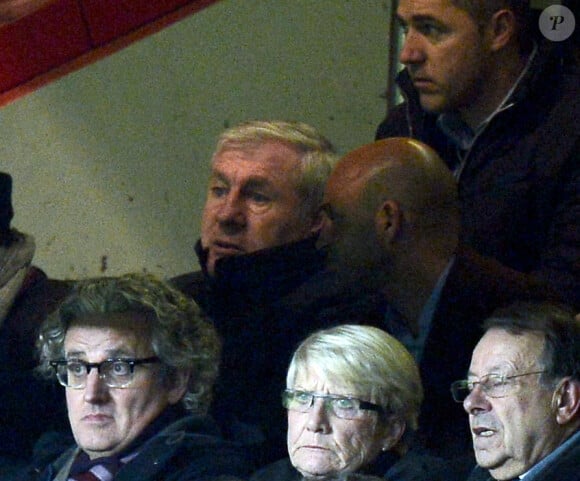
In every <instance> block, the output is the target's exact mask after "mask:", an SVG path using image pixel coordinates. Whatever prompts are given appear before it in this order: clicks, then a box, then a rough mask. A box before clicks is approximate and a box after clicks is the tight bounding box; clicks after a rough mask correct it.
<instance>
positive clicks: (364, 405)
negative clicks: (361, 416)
mask: <svg viewBox="0 0 580 481" xmlns="http://www.w3.org/2000/svg"><path fill="white" fill-rule="evenodd" d="M295 394H308V395H309V396H310V404H309V405H308V407H307V409H306V411H299V410H297V409H291V408H289V407H288V406H287V403H288V401H289V396H290V395H295ZM316 398H319V399H323V400H324V408H325V412H327V413H331V414H332V415H333V416H336V417H337V418H339V419H351V420H352V419H356V418H344V417H341V416H338V415H337V414H336V413H335V412H334V409H332V408H331V409H329V408H327V406H328V403H327V402H326V400H341V399H347V400H349V401H356V402H357V403H358V410H363V411H373V412H377V413H379V414H381V415H384V414H385V413H386V409H385V408H384V407H383V406H380V405H379V404H375V403H372V402H369V401H363V400H362V399H359V398H356V397H353V396H342V395H340V394H320V393H316V392H312V391H303V390H301V389H284V391H282V406H284V408H286V409H288V410H289V411H295V412H299V413H308V412H309V411H310V410H311V409H312V406H314V400H315V399H316Z"/></svg>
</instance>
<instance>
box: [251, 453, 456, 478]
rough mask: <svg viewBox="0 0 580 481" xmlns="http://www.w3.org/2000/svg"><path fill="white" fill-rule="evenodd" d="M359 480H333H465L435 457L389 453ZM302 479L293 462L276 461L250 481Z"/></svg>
mask: <svg viewBox="0 0 580 481" xmlns="http://www.w3.org/2000/svg"><path fill="white" fill-rule="evenodd" d="M356 474H357V475H360V477H359V476H356V475H355V476H353V477H352V478H349V476H348V475H343V476H344V478H343V477H342V476H340V477H339V476H337V477H336V478H334V479H337V480H338V479H345V480H349V479H352V481H355V480H360V481H363V480H364V479H365V478H364V477H365V476H370V477H375V478H383V479H385V480H387V481H455V480H457V481H460V480H461V481H463V479H465V478H464V477H462V476H460V475H459V474H458V473H456V472H455V470H454V468H453V467H452V466H451V465H449V464H447V463H445V462H444V461H442V460H441V459H439V458H436V457H433V456H426V455H422V454H418V453H415V452H413V451H409V452H408V453H407V454H406V455H405V456H403V457H402V458H401V457H399V456H398V455H396V454H394V453H391V452H386V453H382V454H381V455H380V456H379V458H378V459H377V460H376V461H375V462H374V463H373V464H372V465H370V466H366V467H365V469H364V470H362V471H361V472H358V473H356ZM303 479H304V478H303V477H302V475H301V474H300V473H299V472H298V471H297V470H296V469H295V468H294V466H292V463H291V462H290V458H286V459H282V460H280V461H277V462H275V463H273V464H271V465H269V466H266V467H265V468H262V469H260V470H259V471H257V472H256V473H254V474H253V475H252V477H251V478H250V480H251V481H302V480H303Z"/></svg>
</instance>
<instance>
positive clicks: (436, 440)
mask: <svg viewBox="0 0 580 481" xmlns="http://www.w3.org/2000/svg"><path fill="white" fill-rule="evenodd" d="M545 298H550V293H549V292H548V289H547V288H546V287H545V286H544V285H543V284H541V283H540V282H532V281H530V280H529V279H527V278H526V277H525V276H522V275H521V274H519V273H518V272H515V271H510V270H508V269H500V268H499V266H498V262H497V261H495V260H493V259H485V258H482V257H481V256H479V255H477V254H475V253H474V252H473V251H472V250H471V249H468V248H460V249H459V250H458V252H457V255H456V257H455V261H454V263H453V265H452V267H451V269H450V271H449V274H448V276H447V280H446V282H445V285H444V287H443V289H442V291H441V296H440V298H439V302H438V303H437V306H436V308H435V311H434V314H433V319H432V321H431V328H430V331H429V334H428V336H427V339H426V342H425V347H424V351H423V357H422V358H421V362H420V364H419V369H420V373H421V379H422V381H423V388H424V395H425V397H424V401H423V405H422V408H421V415H420V417H419V434H420V436H419V437H420V439H421V440H422V442H423V446H424V447H425V448H427V450H428V451H429V452H431V453H434V454H436V455H438V456H441V457H443V458H446V459H448V458H454V457H461V458H462V460H463V461H464V465H473V463H474V460H473V454H472V441H471V435H470V432H469V423H468V416H467V414H466V412H465V411H464V410H463V406H462V405H461V404H459V403H456V402H455V401H453V398H452V396H451V392H450V385H451V383H452V382H453V381H456V380H458V379H465V378H466V375H467V371H468V369H469V364H470V362H471V354H472V352H473V349H474V347H475V345H476V344H477V342H478V341H479V339H480V338H481V336H482V334H483V330H482V327H481V323H482V322H483V321H484V320H485V319H486V318H487V317H488V316H489V315H490V314H491V313H492V312H493V311H494V310H495V309H496V308H498V307H502V306H506V305H508V304H510V303H512V302H513V301H514V300H517V299H520V300H524V299H525V300H539V299H545Z"/></svg>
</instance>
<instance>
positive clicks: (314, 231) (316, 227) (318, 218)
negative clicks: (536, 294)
mask: <svg viewBox="0 0 580 481" xmlns="http://www.w3.org/2000/svg"><path fill="white" fill-rule="evenodd" d="M325 216H326V214H325V213H324V211H323V209H322V207H320V208H319V209H317V211H316V212H315V213H314V214H313V215H312V219H311V224H310V234H311V235H313V236H314V235H319V234H320V231H321V230H322V225H323V224H324V220H325Z"/></svg>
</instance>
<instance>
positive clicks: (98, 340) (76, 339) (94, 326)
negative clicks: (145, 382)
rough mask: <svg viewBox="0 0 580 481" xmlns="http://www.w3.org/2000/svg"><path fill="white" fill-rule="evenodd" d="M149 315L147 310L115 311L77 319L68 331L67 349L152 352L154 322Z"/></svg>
mask: <svg viewBox="0 0 580 481" xmlns="http://www.w3.org/2000/svg"><path fill="white" fill-rule="evenodd" d="M147 317H148V315H147V314H145V313H113V314H95V315H86V316H83V317H79V318H77V319H74V320H72V321H71V322H70V324H69V326H68V328H67V331H66V334H65V339H64V348H65V351H66V352H69V351H70V350H80V351H82V350H83V349H84V350H86V351H92V350H97V349H101V350H104V351H107V352H109V351H110V352H114V351H119V352H124V353H125V354H136V353H146V352H150V351H151V326H150V323H149V319H147Z"/></svg>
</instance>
